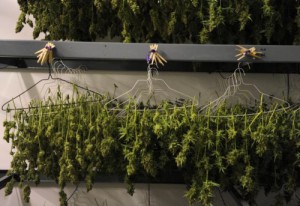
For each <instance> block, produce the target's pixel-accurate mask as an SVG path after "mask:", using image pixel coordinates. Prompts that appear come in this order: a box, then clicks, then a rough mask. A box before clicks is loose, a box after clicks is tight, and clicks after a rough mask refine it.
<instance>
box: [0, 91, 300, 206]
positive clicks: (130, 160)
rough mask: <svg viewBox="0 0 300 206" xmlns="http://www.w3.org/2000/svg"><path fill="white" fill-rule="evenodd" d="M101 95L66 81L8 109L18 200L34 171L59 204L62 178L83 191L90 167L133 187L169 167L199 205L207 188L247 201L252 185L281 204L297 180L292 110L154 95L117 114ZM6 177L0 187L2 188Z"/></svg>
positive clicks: (299, 139) (297, 137)
mask: <svg viewBox="0 0 300 206" xmlns="http://www.w3.org/2000/svg"><path fill="white" fill-rule="evenodd" d="M106 102H107V99H106V98H104V96H99V95H96V94H91V93H88V94H81V93H79V92H78V90H77V89H76V88H74V92H73V95H64V94H62V93H61V92H60V90H58V93H57V96H54V97H49V98H47V99H45V100H39V101H37V100H32V101H31V102H30V104H29V107H28V109H26V110H17V111H15V112H13V111H10V110H9V108H8V110H7V120H6V121H5V122H4V123H3V125H4V127H5V131H4V139H5V140H6V141H8V142H11V144H12V150H11V155H12V156H13V160H12V162H11V170H10V171H9V173H13V174H17V175H18V176H19V177H20V178H19V184H20V186H21V187H23V190H24V199H25V201H27V202H28V201H29V200H30V198H29V195H30V187H29V186H28V182H32V181H34V182H35V183H36V184H39V183H40V179H41V176H46V177H48V178H51V179H53V180H55V181H56V182H57V183H58V185H59V186H60V188H61V191H60V193H59V195H60V203H61V205H67V204H68V201H67V200H68V197H67V194H66V193H65V192H64V187H65V185H66V184H67V183H72V184H75V185H77V184H78V183H79V182H81V181H84V182H85V184H86V188H87V191H89V190H91V189H92V187H93V184H94V179H95V177H96V176H97V175H99V174H115V175H119V176H120V177H122V178H124V179H125V181H126V182H127V183H128V192H129V193H130V194H133V193H134V183H135V181H136V178H137V177H140V176H144V177H147V178H148V179H150V180H151V179H152V178H154V179H156V178H158V177H160V176H161V174H166V172H168V171H169V172H172V171H179V172H180V173H181V174H182V175H183V176H184V180H185V182H186V184H187V188H188V190H187V192H186V194H185V196H186V198H187V199H188V201H189V202H190V203H191V204H193V203H196V202H200V203H201V204H202V205H205V206H208V205H212V204H213V201H214V189H215V188H217V187H219V188H222V189H223V190H231V189H232V188H233V187H235V188H237V189H238V191H239V192H240V193H241V194H242V196H243V197H244V198H245V199H246V200H248V201H249V202H253V201H255V197H256V194H257V192H258V191H259V190H260V189H261V188H264V189H265V191H266V192H270V191H273V192H274V191H279V192H282V193H283V196H284V197H285V198H286V200H287V201H288V200H289V198H290V197H291V196H292V195H293V193H294V192H295V190H296V186H297V185H299V183H300V182H299V172H300V168H299V167H300V133H299V131H300V123H299V119H300V112H299V111H300V110H299V109H296V110H295V109H284V108H282V107H279V106H278V105H275V106H273V107H268V111H266V108H265V106H264V105H263V104H262V103H261V104H259V105H258V106H257V107H251V108H245V107H243V106H241V105H235V106H232V107H228V106H226V105H225V104H222V105H220V106H219V107H218V108H217V109H214V110H212V109H210V108H208V109H207V111H206V112H205V113H203V114H202V113H199V111H198V109H197V108H196V107H195V106H194V105H191V104H189V105H182V106H181V107H177V106H176V105H172V104H170V103H168V102H163V103H162V104H161V105H158V106H157V107H156V108H154V109H152V108H147V107H141V105H140V104H136V103H135V102H134V101H130V102H129V103H128V105H125V106H124V107H123V108H120V109H122V110H123V112H122V114H123V115H122V117H120V115H119V110H111V109H110V107H109V106H108V105H107V104H106ZM10 108H11V109H13V105H11V106H10ZM250 113H251V114H250ZM236 114H239V115H236ZM10 117H11V118H10ZM15 181H16V180H15V179H12V181H11V182H9V183H8V184H7V185H6V194H7V195H8V194H10V193H11V191H12V188H13V185H14V184H15Z"/></svg>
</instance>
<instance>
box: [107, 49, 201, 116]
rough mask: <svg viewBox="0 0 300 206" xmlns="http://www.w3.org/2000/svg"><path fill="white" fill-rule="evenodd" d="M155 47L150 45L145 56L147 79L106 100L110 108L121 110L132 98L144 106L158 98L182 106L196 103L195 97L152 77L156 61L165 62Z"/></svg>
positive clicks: (156, 72)
mask: <svg viewBox="0 0 300 206" xmlns="http://www.w3.org/2000/svg"><path fill="white" fill-rule="evenodd" d="M157 48H158V46H157V45H156V46H155V45H150V52H149V54H148V56H147V63H148V67H147V79H139V80H137V81H136V82H135V83H134V85H133V86H132V88H131V89H129V90H128V91H126V92H124V93H123V94H121V95H119V96H118V97H116V98H114V99H112V100H111V101H109V102H107V103H106V105H108V106H112V108H110V109H112V110H121V111H122V110H123V105H126V104H128V103H130V102H131V101H132V100H134V101H135V103H137V104H139V103H145V102H146V104H144V106H149V107H150V108H151V107H152V106H154V107H155V106H156V105H157V103H158V101H160V100H163V101H167V102H169V103H170V105H174V106H175V105H176V106H178V107H182V106H183V105H184V104H185V103H187V102H190V103H191V104H192V103H194V105H195V104H196V105H198V102H197V101H195V98H193V97H191V96H189V95H187V94H184V93H182V92H180V91H178V90H176V89H173V88H171V87H170V86H169V85H168V84H167V83H166V81H165V80H163V79H158V78H154V77H153V76H154V75H158V69H157V68H158V64H157V63H160V64H163V62H166V60H164V59H163V57H162V56H160V55H159V54H158V52H157ZM158 86H161V87H158Z"/></svg>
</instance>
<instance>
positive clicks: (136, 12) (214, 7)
mask: <svg viewBox="0 0 300 206" xmlns="http://www.w3.org/2000/svg"><path fill="white" fill-rule="evenodd" d="M18 3H19V6H20V10H21V13H20V15H19V20H18V22H17V26H16V32H20V31H21V30H22V29H23V27H24V25H25V24H28V25H29V26H31V27H33V28H34V31H33V37H34V38H37V37H38V36H39V35H40V34H41V33H44V34H45V38H46V39H48V40H61V39H62V40H81V41H94V40H96V39H99V38H100V39H101V38H103V37H107V36H110V37H112V38H113V37H120V38H121V41H124V42H166V43H173V42H187V41H188V42H190V41H191V42H193V43H207V42H210V43H232V44H234V43H241V44H298V43H299V39H300V38H299V31H300V29H299V18H300V13H299V7H300V2H299V1H296V0H291V1H270V0H253V1H247V0H239V1H237V0H227V1H221V0H208V1H203V0H183V1H169V0H160V1H146V0H141V1H136V0H123V1H116V0H112V1H106V0H105V1H104V0H50V1H49V0H39V1H24V0H22V1H18ZM137 20H138V21H137Z"/></svg>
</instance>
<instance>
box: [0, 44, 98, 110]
mask: <svg viewBox="0 0 300 206" xmlns="http://www.w3.org/2000/svg"><path fill="white" fill-rule="evenodd" d="M54 47H55V46H54V45H53V44H52V43H49V42H48V43H47V44H46V46H45V47H44V48H43V49H41V50H39V51H37V52H36V54H38V56H37V57H38V63H41V64H42V65H43V64H44V63H47V65H48V77H47V78H44V79H41V80H39V81H38V82H36V83H35V84H33V85H32V86H30V87H29V88H27V89H26V90H25V91H23V92H21V93H20V94H18V95H17V96H15V97H13V98H12V99H10V100H9V101H7V102H5V103H4V104H3V105H2V111H7V107H8V106H9V104H10V103H11V102H14V100H15V99H17V98H20V97H21V96H22V95H23V94H25V93H26V92H28V91H30V90H31V89H33V88H34V87H36V86H37V85H38V84H40V83H42V82H44V81H48V80H53V81H56V80H59V81H61V82H64V83H67V84H71V85H72V86H75V87H76V88H80V89H83V90H85V91H87V92H89V93H92V94H96V95H100V96H101V97H103V95H102V94H100V93H98V92H96V91H92V90H90V89H88V88H85V87H82V86H80V85H78V84H75V83H73V82H70V81H67V80H65V79H62V78H59V77H53V76H52V72H51V65H52V66H53V65H54V66H55V65H56V64H55V63H54V64H52V62H53V53H52V52H53V48H54ZM60 62H61V61H60ZM24 109H29V107H18V108H17V107H14V108H9V110H13V111H15V110H24Z"/></svg>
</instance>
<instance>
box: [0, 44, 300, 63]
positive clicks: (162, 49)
mask: <svg viewBox="0 0 300 206" xmlns="http://www.w3.org/2000/svg"><path fill="white" fill-rule="evenodd" d="M46 43H47V42H46V41H6V40H1V41H0V58H18V59H36V57H35V54H34V53H35V52H36V51H37V50H39V49H41V48H43V47H44V45H45V44H46ZM53 43H54V44H55V46H56V50H55V56H56V57H57V58H60V59H69V60H97V61H98V60H123V61H129V60H133V61H134V60H145V59H146V56H147V52H148V51H149V45H150V44H149V43H108V42H67V41H64V42H62V41H58V42H55V41H54V42H53ZM252 46H255V47H256V50H257V51H263V52H264V53H265V57H263V58H262V59H252V58H247V59H246V58H245V59H244V60H243V61H247V62H273V63H277V62H281V63H285V62H286V63H299V62H300V46H292V45H291V46H282V45H278V46H277V45H252ZM246 47H247V48H248V47H250V46H246ZM236 48H237V47H236V46H235V45H215V44H202V45H201V44H159V48H158V49H159V53H160V54H161V55H162V56H164V57H165V58H166V59H167V60H168V61H185V62H237V60H236V57H235V55H236V54H237V51H236Z"/></svg>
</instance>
